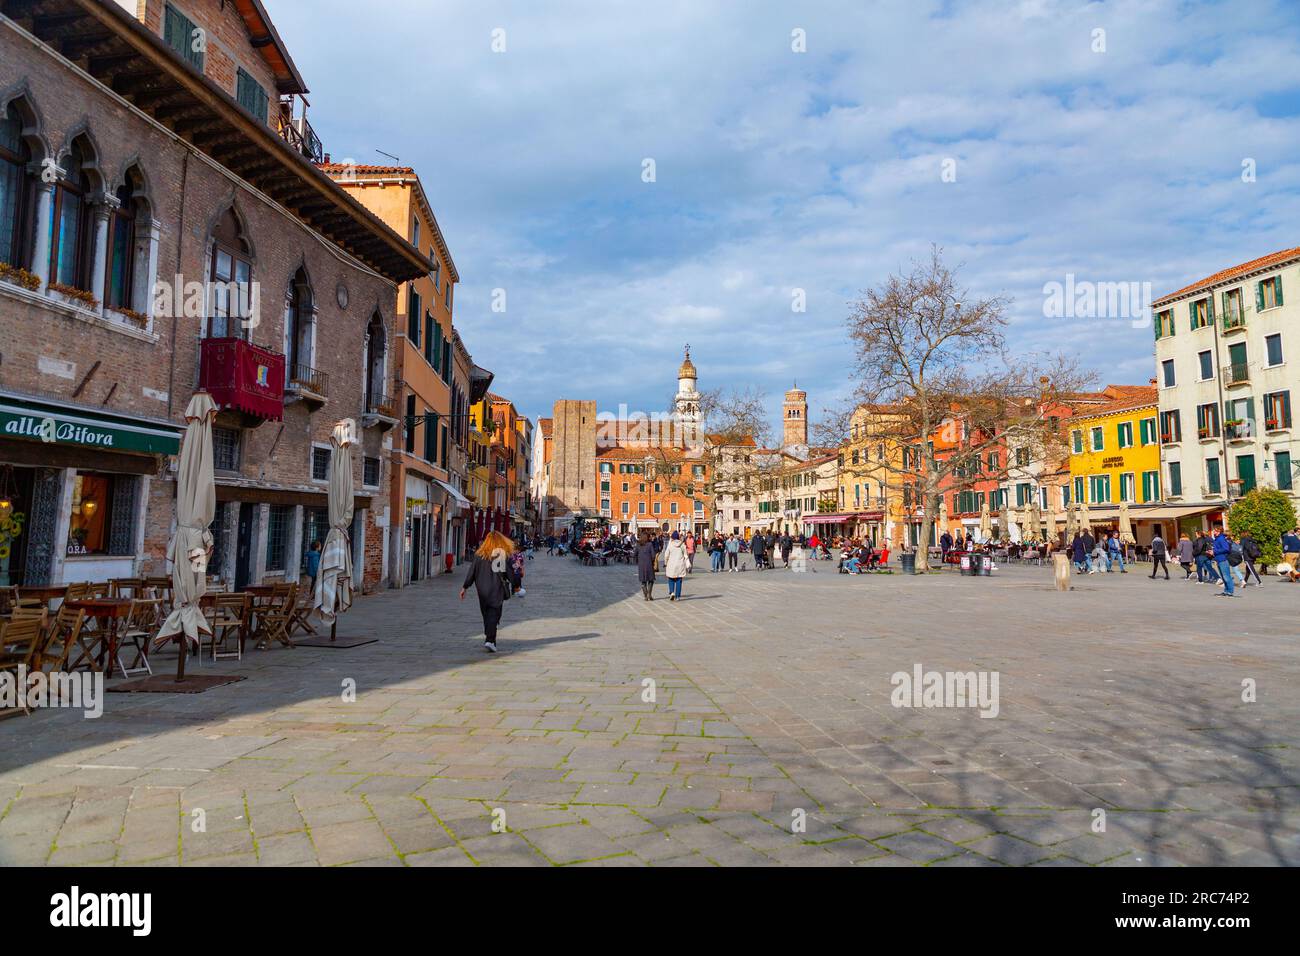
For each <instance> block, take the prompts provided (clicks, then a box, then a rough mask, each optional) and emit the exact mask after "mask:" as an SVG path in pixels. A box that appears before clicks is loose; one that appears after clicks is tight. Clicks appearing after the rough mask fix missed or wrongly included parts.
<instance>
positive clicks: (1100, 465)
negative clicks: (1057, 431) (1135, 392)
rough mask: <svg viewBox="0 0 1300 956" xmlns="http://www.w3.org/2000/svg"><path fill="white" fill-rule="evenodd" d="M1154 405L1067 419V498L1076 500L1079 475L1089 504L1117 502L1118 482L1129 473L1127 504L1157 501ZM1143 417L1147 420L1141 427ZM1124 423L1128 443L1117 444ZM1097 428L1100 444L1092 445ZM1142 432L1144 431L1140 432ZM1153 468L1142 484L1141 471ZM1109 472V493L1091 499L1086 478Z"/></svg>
mask: <svg viewBox="0 0 1300 956" xmlns="http://www.w3.org/2000/svg"><path fill="white" fill-rule="evenodd" d="M1157 413H1158V408H1157V406H1155V405H1145V406H1142V407H1140V408H1127V409H1124V410H1122V411H1116V412H1110V413H1107V414H1098V415H1089V416H1086V417H1085V416H1079V417H1077V418H1071V419H1069V431H1070V434H1069V442H1070V488H1071V491H1070V501H1071V502H1074V501H1076V500H1077V496H1076V494H1075V491H1074V489H1075V488H1076V487H1077V486H1078V481H1077V479H1079V478H1082V479H1083V486H1084V493H1085V494H1086V495H1087V501H1088V503H1089V504H1119V502H1120V482H1121V479H1122V476H1123V475H1126V474H1131V475H1132V476H1133V491H1132V494H1130V495H1129V497H1128V502H1129V504H1146V503H1147V502H1148V501H1159V500H1160V497H1161V489H1160V488H1159V475H1160V439H1159V435H1158V434H1157V432H1156V419H1157ZM1143 420H1146V421H1147V422H1148V424H1147V426H1146V427H1145V428H1144V427H1143V425H1142V422H1143ZM1122 426H1127V429H1130V430H1131V432H1130V433H1131V435H1132V444H1131V445H1129V446H1128V447H1121V435H1120V430H1121V427H1122ZM1096 428H1100V429H1101V447H1100V449H1095V448H1094V434H1093V429H1096ZM1076 433H1079V437H1080V438H1081V439H1082V449H1083V450H1082V451H1076V449H1077V448H1079V447H1080V444H1079V442H1077V441H1076V437H1075V435H1076ZM1144 433H1145V434H1144ZM1150 472H1154V474H1155V477H1154V478H1153V479H1148V481H1147V482H1146V483H1145V484H1144V482H1143V478H1142V476H1143V474H1144V473H1150ZM1103 475H1105V476H1109V478H1110V495H1109V497H1108V498H1106V499H1105V500H1101V499H1099V498H1098V499H1094V497H1093V483H1092V482H1091V481H1090V480H1089V479H1092V478H1096V477H1100V476H1103Z"/></svg>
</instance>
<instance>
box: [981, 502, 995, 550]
mask: <svg viewBox="0 0 1300 956" xmlns="http://www.w3.org/2000/svg"><path fill="white" fill-rule="evenodd" d="M991 537H993V518H992V516H991V515H990V514H989V499H988V496H985V497H984V499H983V500H982V501H981V502H980V540H981V541H987V540H989V538H991Z"/></svg>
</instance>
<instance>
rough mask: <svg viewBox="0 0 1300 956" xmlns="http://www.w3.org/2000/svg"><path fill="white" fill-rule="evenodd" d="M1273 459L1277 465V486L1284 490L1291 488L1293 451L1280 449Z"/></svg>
mask: <svg viewBox="0 0 1300 956" xmlns="http://www.w3.org/2000/svg"><path fill="white" fill-rule="evenodd" d="M1273 461H1274V464H1275V466H1276V467H1277V486H1278V488H1279V489H1280V490H1282V491H1289V490H1290V489H1291V453H1290V452H1287V451H1280V452H1278V453H1277V454H1276V455H1275V456H1274V457H1273Z"/></svg>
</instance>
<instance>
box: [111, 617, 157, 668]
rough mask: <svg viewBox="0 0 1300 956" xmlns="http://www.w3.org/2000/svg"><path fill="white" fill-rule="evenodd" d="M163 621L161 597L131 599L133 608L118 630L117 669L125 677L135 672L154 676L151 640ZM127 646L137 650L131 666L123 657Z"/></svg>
mask: <svg viewBox="0 0 1300 956" xmlns="http://www.w3.org/2000/svg"><path fill="white" fill-rule="evenodd" d="M162 622H163V618H162V599H161V598H135V599H134V600H132V601H131V609H130V610H129V611H127V614H126V620H125V621H124V622H123V624H122V627H121V628H120V629H119V630H118V632H117V669H118V672H119V673H120V674H121V675H122V676H123V677H131V676H133V675H135V674H148V675H150V676H153V668H152V667H150V666H149V642H150V641H151V640H153V637H154V635H155V634H157V633H158V629H159V628H160V627H161V626H162ZM127 648H134V650H135V660H134V661H133V662H132V663H131V666H130V667H127V665H126V661H125V660H123V659H122V652H123V651H125V650H126V649H127Z"/></svg>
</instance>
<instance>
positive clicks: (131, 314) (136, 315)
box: [107, 305, 149, 329]
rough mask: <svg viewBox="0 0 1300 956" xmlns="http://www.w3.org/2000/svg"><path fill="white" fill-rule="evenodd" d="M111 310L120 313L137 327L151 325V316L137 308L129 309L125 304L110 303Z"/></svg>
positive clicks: (109, 309) (109, 308)
mask: <svg viewBox="0 0 1300 956" xmlns="http://www.w3.org/2000/svg"><path fill="white" fill-rule="evenodd" d="M107 309H108V311H109V312H112V313H114V314H116V315H120V316H121V317H122V318H124V319H126V320H127V321H128V322H130V323H131V324H132V325H134V326H136V327H137V328H141V329H143V328H147V327H148V325H149V316H147V315H145V314H144V313H143V312H137V311H136V310H135V309H128V308H127V307H126V306H124V305H110V306H108V307H107Z"/></svg>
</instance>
